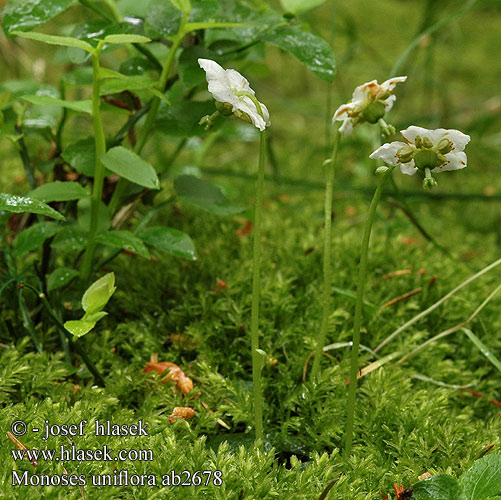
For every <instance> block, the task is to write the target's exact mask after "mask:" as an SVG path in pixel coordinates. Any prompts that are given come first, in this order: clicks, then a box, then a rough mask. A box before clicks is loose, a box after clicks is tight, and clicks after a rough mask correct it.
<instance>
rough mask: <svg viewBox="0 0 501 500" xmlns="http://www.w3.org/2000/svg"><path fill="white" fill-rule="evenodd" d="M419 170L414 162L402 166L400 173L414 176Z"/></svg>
mask: <svg viewBox="0 0 501 500" xmlns="http://www.w3.org/2000/svg"><path fill="white" fill-rule="evenodd" d="M418 170H419V169H418V168H417V167H416V166H414V160H411V161H410V162H408V163H401V164H400V171H401V172H402V173H403V174H405V175H414V174H415V173H416V172H417V171H418Z"/></svg>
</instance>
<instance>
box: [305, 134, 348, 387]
mask: <svg viewBox="0 0 501 500" xmlns="http://www.w3.org/2000/svg"><path fill="white" fill-rule="evenodd" d="M340 139H341V133H340V132H339V131H336V137H335V139H334V147H333V148H332V156H331V158H330V159H329V160H327V161H326V162H325V168H326V173H325V203H324V260H323V275H324V276H323V279H324V281H323V292H322V323H321V325H320V333H319V335H318V339H317V343H316V347H315V356H314V358H313V366H312V369H311V376H312V378H313V377H316V376H317V375H318V372H319V370H320V362H321V361H322V354H323V347H324V344H325V338H326V336H327V330H328V327H329V314H330V309H331V287H332V264H331V247H332V243H331V240H332V195H333V191H334V171H335V167H336V159H337V152H338V149H339V142H340Z"/></svg>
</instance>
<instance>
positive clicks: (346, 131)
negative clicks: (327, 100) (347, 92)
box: [339, 118, 353, 138]
mask: <svg viewBox="0 0 501 500" xmlns="http://www.w3.org/2000/svg"><path fill="white" fill-rule="evenodd" d="M352 132H353V118H345V119H344V121H343V123H342V125H341V126H340V127H339V133H340V134H342V135H343V137H345V138H346V137H348V136H349V135H350V134H351V133H352Z"/></svg>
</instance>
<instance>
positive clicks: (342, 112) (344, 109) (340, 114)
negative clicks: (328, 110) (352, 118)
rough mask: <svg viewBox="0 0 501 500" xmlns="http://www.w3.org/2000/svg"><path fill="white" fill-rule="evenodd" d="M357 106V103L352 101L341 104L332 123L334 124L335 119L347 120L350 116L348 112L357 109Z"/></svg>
mask: <svg viewBox="0 0 501 500" xmlns="http://www.w3.org/2000/svg"><path fill="white" fill-rule="evenodd" d="M355 108H356V105H355V104H353V103H352V102H349V103H348V104H341V106H339V108H337V109H336V112H335V113H334V116H333V117H332V123H333V124H334V122H335V121H340V120H345V119H346V118H347V117H348V112H349V111H353V110H355Z"/></svg>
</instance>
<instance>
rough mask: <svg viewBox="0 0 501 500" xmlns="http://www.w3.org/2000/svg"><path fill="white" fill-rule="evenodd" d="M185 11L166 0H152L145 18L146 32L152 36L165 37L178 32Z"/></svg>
mask: <svg viewBox="0 0 501 500" xmlns="http://www.w3.org/2000/svg"><path fill="white" fill-rule="evenodd" d="M182 17H183V13H182V12H181V11H180V10H179V9H176V7H174V5H172V3H171V2H168V1H165V0H152V1H151V2H150V3H149V6H148V12H147V13H146V18H145V32H146V34H147V35H148V36H151V37H152V38H165V37H168V36H171V35H174V34H176V33H177V32H178V30H179V27H180V25H181V19H182Z"/></svg>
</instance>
